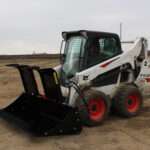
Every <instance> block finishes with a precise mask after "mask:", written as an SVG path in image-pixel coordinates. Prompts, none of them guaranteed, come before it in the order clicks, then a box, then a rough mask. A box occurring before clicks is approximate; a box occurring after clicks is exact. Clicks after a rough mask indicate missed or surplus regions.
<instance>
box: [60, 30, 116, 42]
mask: <svg viewBox="0 0 150 150" xmlns="http://www.w3.org/2000/svg"><path fill="white" fill-rule="evenodd" d="M72 36H84V37H85V38H88V37H100V36H105V37H115V38H119V36H118V35H117V34H115V33H109V32H101V31H89V30H78V31H64V32H62V37H63V38H64V40H67V39H68V38H70V37H72Z"/></svg>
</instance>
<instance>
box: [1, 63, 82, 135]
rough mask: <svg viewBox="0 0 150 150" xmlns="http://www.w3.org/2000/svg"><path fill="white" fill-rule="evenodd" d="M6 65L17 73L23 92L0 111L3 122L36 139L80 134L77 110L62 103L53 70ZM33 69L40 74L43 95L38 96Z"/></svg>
mask: <svg viewBox="0 0 150 150" xmlns="http://www.w3.org/2000/svg"><path fill="white" fill-rule="evenodd" d="M9 66H13V67H16V68H17V69H18V70H19V72H20V75H21V78H22V81H23V85H24V89H25V92H24V93H23V94H21V96H20V97H19V98H17V99H16V100H15V101H14V102H13V103H12V104H10V105H9V106H8V107H6V108H4V109H3V110H1V113H0V114H1V116H2V117H3V118H4V119H6V120H8V121H11V122H13V123H15V124H17V125H19V126H21V127H23V128H25V129H28V130H29V131H30V132H32V133H33V134H35V135H38V136H48V135H64V134H79V133H80V132H81V130H82V124H81V120H80V116H79V112H78V109H77V108H73V107H71V106H68V105H66V104H64V98H63V96H62V94H61V91H60V85H59V80H58V78H57V74H56V72H55V71H54V70H53V69H39V68H37V67H36V68H35V67H29V66H25V65H9ZM33 69H36V70H38V72H39V73H40V76H41V80H42V83H43V87H44V91H45V96H41V95H40V94H39V91H38V88H37V84H36V81H35V77H34V73H33ZM54 89H55V90H54ZM51 90H52V91H51Z"/></svg>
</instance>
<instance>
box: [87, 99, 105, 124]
mask: <svg viewBox="0 0 150 150" xmlns="http://www.w3.org/2000/svg"><path fill="white" fill-rule="evenodd" d="M88 107H89V117H90V119H92V120H94V121H99V120H101V119H102V118H103V116H104V114H105V111H106V105H105V102H104V100H103V99H91V100H89V103H88Z"/></svg>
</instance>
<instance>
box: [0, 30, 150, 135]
mask: <svg viewBox="0 0 150 150" xmlns="http://www.w3.org/2000/svg"><path fill="white" fill-rule="evenodd" d="M62 37H63V42H62V44H61V55H60V58H61V59H60V60H61V65H60V66H57V67H55V68H54V69H52V68H49V69H40V68H39V67H31V66H24V65H9V66H13V67H16V68H18V69H19V72H20V74H21V77H22V80H23V84H24V88H25V92H24V93H23V94H22V95H21V96H20V97H19V98H18V99H17V100H16V101H15V102H14V103H12V104H11V105H10V106H8V107H6V108H4V109H3V110H2V111H1V114H2V116H4V117H5V116H8V115H10V116H15V118H17V119H18V120H21V122H22V121H23V122H24V123H23V124H26V125H27V126H29V128H30V129H31V131H34V133H38V134H40V135H54V134H75V133H80V131H81V129H82V125H87V126H97V125H99V124H101V123H102V122H103V121H104V120H105V119H106V117H107V116H108V113H109V111H110V109H111V108H112V109H113V110H114V111H115V112H116V113H118V114H119V115H121V116H123V117H133V116H136V115H137V114H138V113H139V112H140V110H141V107H142V104H143V96H144V95H148V94H149V93H150V90H149V89H150V71H149V68H150V61H149V59H148V51H147V41H146V39H144V38H139V39H137V40H136V41H135V42H134V44H133V47H132V48H131V49H130V50H128V51H122V47H121V42H120V39H119V37H118V35H117V34H114V33H105V32H96V31H87V30H81V31H71V32H63V33H62ZM33 70H37V71H38V72H39V73H40V76H41V80H42V83H43V88H44V91H45V95H44V96H43V95H41V94H40V93H39V91H38V89H37V85H36V81H35V78H34V73H33ZM56 72H57V73H56ZM57 75H58V77H57ZM5 118H6V117H5Z"/></svg>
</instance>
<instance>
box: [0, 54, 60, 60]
mask: <svg viewBox="0 0 150 150" xmlns="http://www.w3.org/2000/svg"><path fill="white" fill-rule="evenodd" d="M42 58H43V59H58V58H59V54H32V55H0V60H2V59H42Z"/></svg>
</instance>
